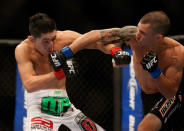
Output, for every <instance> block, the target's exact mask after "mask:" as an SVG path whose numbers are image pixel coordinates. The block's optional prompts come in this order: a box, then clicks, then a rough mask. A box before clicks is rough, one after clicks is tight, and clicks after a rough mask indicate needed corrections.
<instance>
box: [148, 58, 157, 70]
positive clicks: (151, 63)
mask: <svg viewBox="0 0 184 131" xmlns="http://www.w3.org/2000/svg"><path fill="white" fill-rule="evenodd" d="M154 63H157V60H156V56H155V57H153V59H152V60H151V61H150V62H148V64H146V67H147V69H150V68H151V67H152V66H153V64H154Z"/></svg>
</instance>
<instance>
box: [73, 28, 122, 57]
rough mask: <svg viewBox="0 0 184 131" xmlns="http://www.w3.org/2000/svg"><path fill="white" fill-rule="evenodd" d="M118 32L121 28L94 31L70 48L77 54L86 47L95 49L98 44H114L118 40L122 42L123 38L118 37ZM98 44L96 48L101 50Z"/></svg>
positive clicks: (79, 39) (77, 40) (80, 38)
mask: <svg viewBox="0 0 184 131" xmlns="http://www.w3.org/2000/svg"><path fill="white" fill-rule="evenodd" d="M118 32H120V28H112V29H107V30H92V31H90V32H88V33H86V34H84V35H82V36H81V37H79V38H78V39H76V40H75V41H74V42H73V43H72V44H71V45H70V48H71V50H72V52H73V53H74V54H75V53H76V52H78V51H79V50H82V49H84V48H85V47H94V44H95V43H96V44H97V42H101V43H102V44H108V43H112V42H113V41H116V42H117V41H118V40H121V38H120V37H119V36H118ZM98 44H100V43H98ZM98 44H97V45H95V46H96V47H99V48H100V46H99V45H98ZM101 49H102V48H101Z"/></svg>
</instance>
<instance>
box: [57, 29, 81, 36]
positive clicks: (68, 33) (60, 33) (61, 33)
mask: <svg viewBox="0 0 184 131" xmlns="http://www.w3.org/2000/svg"><path fill="white" fill-rule="evenodd" d="M79 36H81V34H80V33H78V32H75V31H71V30H65V31H57V38H77V37H79Z"/></svg>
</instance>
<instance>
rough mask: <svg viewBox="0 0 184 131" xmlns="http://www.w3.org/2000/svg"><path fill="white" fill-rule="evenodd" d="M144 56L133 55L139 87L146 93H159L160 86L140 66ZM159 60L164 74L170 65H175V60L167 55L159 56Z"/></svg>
mask: <svg viewBox="0 0 184 131" xmlns="http://www.w3.org/2000/svg"><path fill="white" fill-rule="evenodd" d="M143 57H144V54H142V56H141V55H136V54H133V64H134V71H135V74H136V78H137V80H138V82H139V85H140V86H141V88H142V90H143V91H144V92H145V93H150V94H151V93H156V92H158V88H157V86H158V84H157V82H156V80H155V79H153V78H152V77H151V75H150V74H149V73H148V71H146V70H144V69H143V67H142V65H141V64H140V62H141V60H142V59H143ZM158 58H159V63H158V65H159V66H160V68H161V70H162V72H163V74H165V72H166V70H167V68H168V67H169V65H170V64H172V63H173V59H172V58H170V57H168V56H167V57H166V56H165V55H162V56H161V55H160V56H158Z"/></svg>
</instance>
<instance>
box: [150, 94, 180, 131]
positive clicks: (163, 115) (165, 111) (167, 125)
mask: <svg viewBox="0 0 184 131" xmlns="http://www.w3.org/2000/svg"><path fill="white" fill-rule="evenodd" d="M151 113H153V114H154V115H155V116H156V117H158V118H159V119H160V121H161V123H162V130H163V131H164V130H167V131H168V130H171V129H173V128H174V127H176V126H177V125H178V121H177V118H178V117H179V114H180V102H179V101H178V100H177V99H176V97H173V98H171V99H166V98H164V97H163V98H162V99H160V101H158V102H157V103H156V105H155V106H154V107H153V108H152V109H151Z"/></svg>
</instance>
